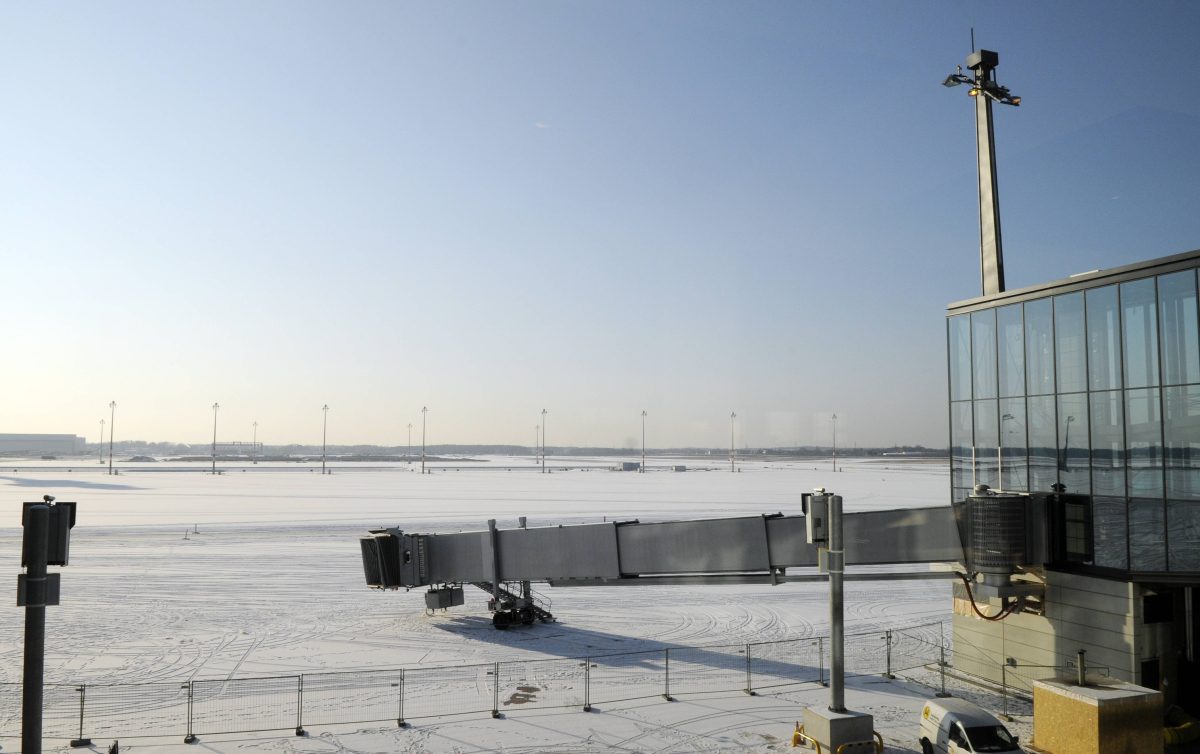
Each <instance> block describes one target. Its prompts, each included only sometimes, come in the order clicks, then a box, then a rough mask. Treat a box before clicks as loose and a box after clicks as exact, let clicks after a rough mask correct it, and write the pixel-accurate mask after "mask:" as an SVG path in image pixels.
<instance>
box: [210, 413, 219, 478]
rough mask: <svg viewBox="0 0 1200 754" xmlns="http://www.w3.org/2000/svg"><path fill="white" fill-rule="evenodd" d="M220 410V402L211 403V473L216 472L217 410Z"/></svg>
mask: <svg viewBox="0 0 1200 754" xmlns="http://www.w3.org/2000/svg"><path fill="white" fill-rule="evenodd" d="M220 410H221V404H220V403H214V404H213V446H212V473H213V474H214V475H216V473H217V412H218V411H220Z"/></svg>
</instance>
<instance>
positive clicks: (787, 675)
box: [750, 639, 829, 689]
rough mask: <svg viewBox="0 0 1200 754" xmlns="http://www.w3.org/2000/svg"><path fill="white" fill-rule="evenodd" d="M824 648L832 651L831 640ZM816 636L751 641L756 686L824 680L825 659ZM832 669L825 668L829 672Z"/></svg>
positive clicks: (751, 662) (776, 685)
mask: <svg viewBox="0 0 1200 754" xmlns="http://www.w3.org/2000/svg"><path fill="white" fill-rule="evenodd" d="M825 645H826V646H825V647H824V651H825V652H828V651H829V647H828V642H825ZM818 649H819V647H818V642H817V640H816V639H792V640H788V641H772V642H763V643H756V644H751V645H750V674H751V677H752V679H753V681H754V688H755V689H769V688H776V687H779V686H790V685H793V684H797V683H815V682H817V681H818V680H820V678H821V676H822V673H821V669H820V668H821V662H826V663H827V662H828V658H827V657H826V658H825V659H824V660H823V661H822V660H820V658H819V657H818V655H817V651H818ZM828 672H829V671H828V669H826V670H825V671H824V673H825V675H828Z"/></svg>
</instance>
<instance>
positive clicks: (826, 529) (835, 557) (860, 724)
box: [804, 488, 875, 752]
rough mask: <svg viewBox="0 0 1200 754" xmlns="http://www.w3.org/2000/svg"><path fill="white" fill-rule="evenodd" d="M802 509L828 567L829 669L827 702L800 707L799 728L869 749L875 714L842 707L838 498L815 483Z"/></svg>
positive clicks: (825, 740) (840, 746)
mask: <svg viewBox="0 0 1200 754" xmlns="http://www.w3.org/2000/svg"><path fill="white" fill-rule="evenodd" d="M805 503H806V510H805V513H806V514H808V517H809V518H811V519H812V525H811V526H809V527H808V528H807V533H808V540H809V542H811V543H813V544H817V545H818V546H819V547H820V549H821V551H822V552H821V555H822V558H821V559H822V560H823V561H824V564H823V567H824V569H825V570H826V571H828V573H829V634H830V636H829V638H830V642H829V643H830V645H831V646H830V657H831V661H830V673H829V706H828V707H825V708H822V707H809V708H807V709H806V710H804V732H805V735H807V736H808V737H809V738H812V739H813V740H815V741H817V742H818V743H819V744H820V746H821V747H822V748H825V749H827V750H829V751H833V752H838V751H843V750H847V749H849V750H853V751H858V750H859V747H860V746H862V747H865V746H866V745H870V746H871V748H872V750H874V739H873V735H874V727H875V720H874V718H873V717H872V716H871V715H868V714H865V713H863V712H851V711H850V710H847V709H846V703H845V688H846V662H845V630H844V625H845V624H844V621H843V594H842V579H843V571H844V567H845V562H846V558H845V550H844V548H843V539H842V498H841V496H840V495H833V494H826V493H825V490H824V489H821V488H818V489H817V490H816V491H815V492H814V493H813V494H812V495H811V496H807V497H806V500H805Z"/></svg>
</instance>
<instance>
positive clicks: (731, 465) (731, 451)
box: [729, 411, 737, 473]
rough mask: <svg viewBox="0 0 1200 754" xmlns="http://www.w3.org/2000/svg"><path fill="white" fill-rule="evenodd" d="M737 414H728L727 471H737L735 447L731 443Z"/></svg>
mask: <svg viewBox="0 0 1200 754" xmlns="http://www.w3.org/2000/svg"><path fill="white" fill-rule="evenodd" d="M735 419H737V414H736V413H734V412H732V411H731V412H729V471H730V472H731V473H732V472H734V471H737V445H735V444H734V442H733V423H734V420H735Z"/></svg>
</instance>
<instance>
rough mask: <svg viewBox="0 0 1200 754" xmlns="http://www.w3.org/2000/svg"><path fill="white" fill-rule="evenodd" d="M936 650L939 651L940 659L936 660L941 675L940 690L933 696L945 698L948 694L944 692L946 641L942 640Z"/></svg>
mask: <svg viewBox="0 0 1200 754" xmlns="http://www.w3.org/2000/svg"><path fill="white" fill-rule="evenodd" d="M938 650H939V651H940V653H941V654H940V657H941V659H940V660H938V672H939V674H940V675H941V677H942V690H941V691H939V692H937V693H936V694H934V696H937V697H941V698H945V697H948V696H950V695H949V694H948V693H946V643H945V642H942V645H941V646H940V647H938Z"/></svg>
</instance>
